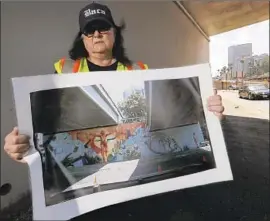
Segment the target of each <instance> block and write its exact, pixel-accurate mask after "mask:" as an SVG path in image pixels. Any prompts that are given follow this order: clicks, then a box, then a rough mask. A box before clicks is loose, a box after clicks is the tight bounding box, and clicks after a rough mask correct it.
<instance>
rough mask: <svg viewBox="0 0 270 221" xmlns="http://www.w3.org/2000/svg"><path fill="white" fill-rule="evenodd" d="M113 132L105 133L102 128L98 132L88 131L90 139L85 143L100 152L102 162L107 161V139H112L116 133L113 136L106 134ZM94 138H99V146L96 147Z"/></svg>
mask: <svg viewBox="0 0 270 221" xmlns="http://www.w3.org/2000/svg"><path fill="white" fill-rule="evenodd" d="M112 134H113V133H106V132H105V131H104V130H101V131H100V133H95V134H91V133H90V137H91V138H90V139H89V141H88V142H87V144H86V145H89V146H90V147H91V148H93V150H94V151H95V152H96V153H97V154H99V153H101V157H102V161H103V163H107V161H108V141H109V140H114V139H115V138H116V135H115V136H114V137H113V138H109V139H108V136H110V135H112ZM96 138H99V139H100V140H99V141H100V147H98V146H97V145H96V144H95V140H96Z"/></svg>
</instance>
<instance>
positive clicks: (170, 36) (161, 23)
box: [1, 2, 209, 208]
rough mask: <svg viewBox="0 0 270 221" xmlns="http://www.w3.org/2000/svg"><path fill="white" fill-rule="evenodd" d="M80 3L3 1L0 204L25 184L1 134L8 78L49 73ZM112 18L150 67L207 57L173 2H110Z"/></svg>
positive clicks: (6, 119) (10, 116) (63, 51)
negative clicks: (1, 192) (0, 192)
mask: <svg viewBox="0 0 270 221" xmlns="http://www.w3.org/2000/svg"><path fill="white" fill-rule="evenodd" d="M84 5H85V3H82V2H77V3H75V2H65V3H61V2H58V3H55V2H46V3H45V2H41V3H40V2H38V3H30V2H29V3H23V2H22V3H19V2H10V3H8V2H4V3H2V17H1V47H2V48H1V64H2V66H1V146H2V148H1V185H3V184H5V183H10V184H11V185H12V189H11V192H10V193H9V194H7V195H6V196H3V197H1V208H3V207H6V206H7V205H9V204H10V203H12V202H15V201H16V200H17V199H18V198H19V197H20V196H21V195H22V194H23V193H25V192H26V191H27V190H28V188H29V183H28V169H27V166H26V165H23V164H19V163H16V162H14V161H12V160H10V159H9V158H8V157H7V156H6V155H5V153H4V151H3V143H4V137H5V136H6V134H7V133H8V132H9V131H11V129H12V127H13V126H15V125H16V117H15V110H14V106H13V99H12V88H11V82H10V78H11V77H15V76H16V77H18V76H27V75H39V74H50V73H52V72H53V71H54V70H53V63H54V61H56V60H57V59H59V58H61V57H63V56H66V55H67V51H68V49H69V47H70V45H71V42H72V40H73V38H74V37H75V35H76V33H77V31H78V21H77V20H78V11H79V10H80V8H81V7H83V6H84ZM108 5H109V6H110V7H111V9H112V12H113V15H114V17H115V20H116V22H117V23H118V21H119V20H120V19H122V18H124V19H125V21H126V23H127V30H126V32H125V34H124V37H125V46H126V48H127V53H128V55H129V57H130V58H131V59H132V60H134V61H136V60H141V61H143V62H145V63H147V64H148V65H149V67H150V68H166V67H175V66H183V65H191V64H198V63H204V62H208V61H209V43H208V41H207V40H206V39H205V38H204V37H203V36H202V35H201V34H200V32H199V31H198V30H197V29H196V28H195V27H194V26H193V24H192V23H191V22H190V20H188V18H187V17H186V16H185V15H184V14H183V13H182V12H181V11H180V9H179V8H177V6H176V5H175V4H174V3H172V2H153V3H151V2H146V3H143V2H129V3H114V2H110V3H108Z"/></svg>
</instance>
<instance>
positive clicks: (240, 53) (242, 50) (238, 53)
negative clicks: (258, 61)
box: [228, 43, 252, 78]
mask: <svg viewBox="0 0 270 221" xmlns="http://www.w3.org/2000/svg"><path fill="white" fill-rule="evenodd" d="M245 57H252V43H247V44H241V45H234V46H230V47H229V48H228V67H230V66H231V67H232V78H235V77H236V76H238V77H241V75H242V70H243V72H244V75H245V73H248V68H247V67H248V65H247V63H248V62H249V61H246V62H247V63H246V64H245V62H244V63H243V64H242V63H241V60H242V59H244V58H245Z"/></svg>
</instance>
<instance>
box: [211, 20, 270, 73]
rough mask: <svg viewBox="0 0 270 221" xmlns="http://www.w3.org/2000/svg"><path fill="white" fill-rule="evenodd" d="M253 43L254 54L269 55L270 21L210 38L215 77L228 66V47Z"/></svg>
mask: <svg viewBox="0 0 270 221" xmlns="http://www.w3.org/2000/svg"><path fill="white" fill-rule="evenodd" d="M245 43H252V50H253V53H254V54H263V53H267V54H269V20H267V21H264V22H260V23H256V24H253V25H249V26H246V27H243V28H239V29H235V30H233V31H230V32H226V33H223V34H219V35H215V36H213V37H211V38H210V63H211V67H212V74H213V76H215V75H217V70H218V69H221V68H222V67H223V66H228V47H229V46H232V45H238V44H245Z"/></svg>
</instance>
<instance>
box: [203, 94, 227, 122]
mask: <svg viewBox="0 0 270 221" xmlns="http://www.w3.org/2000/svg"><path fill="white" fill-rule="evenodd" d="M207 107H208V110H209V111H211V112H213V113H214V114H215V115H216V116H217V117H218V118H219V120H222V119H223V118H224V115H223V112H224V107H223V105H222V98H221V96H220V95H217V90H214V95H213V96H211V97H209V98H208V99H207Z"/></svg>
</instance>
